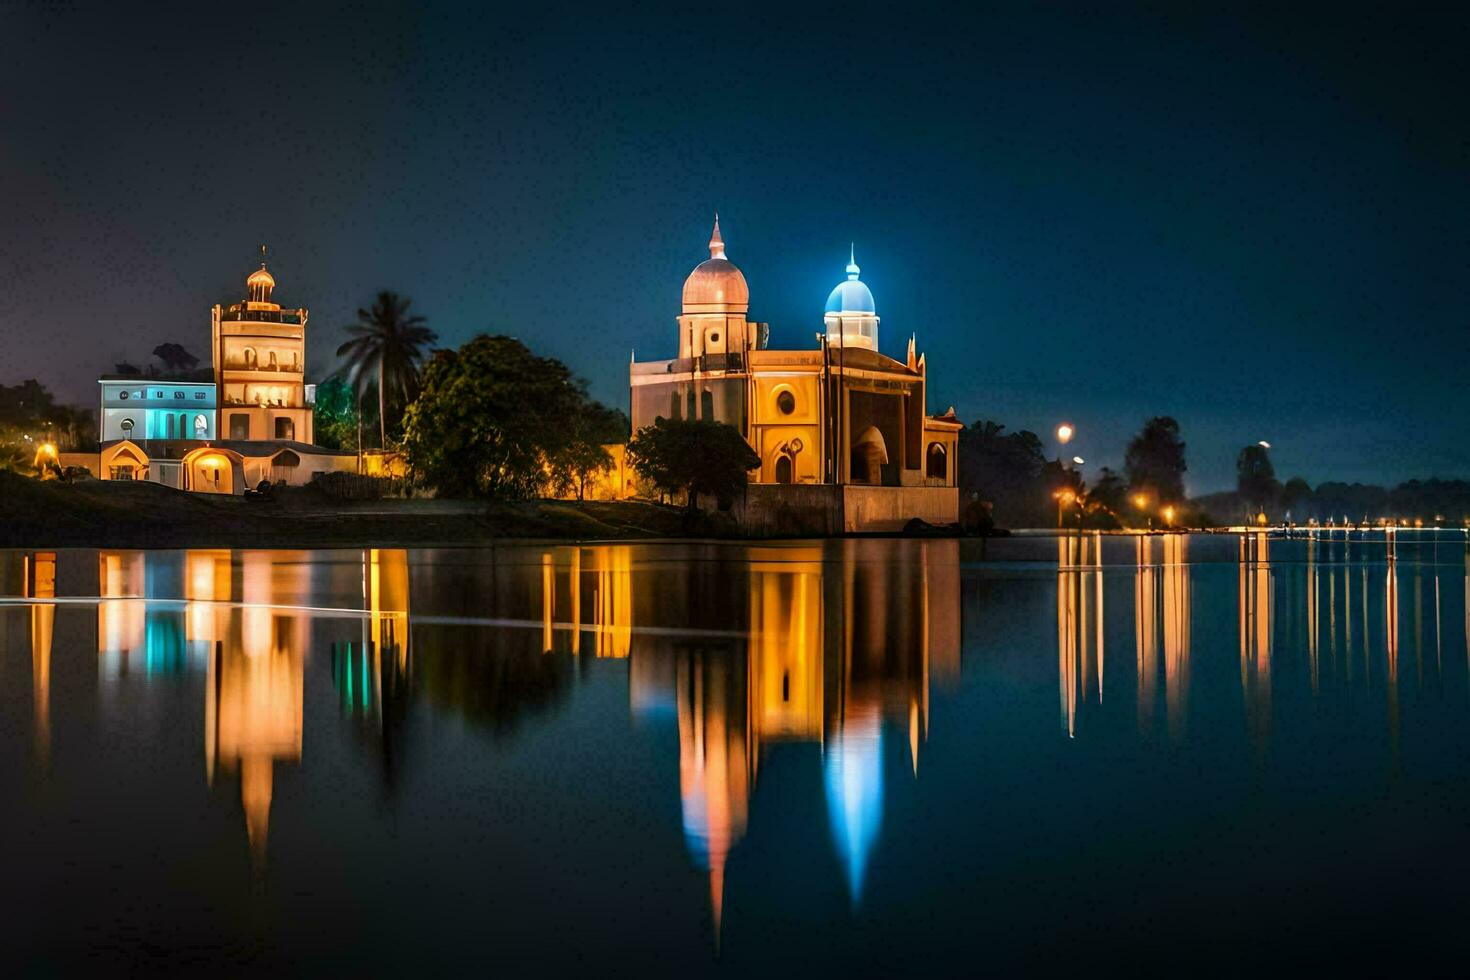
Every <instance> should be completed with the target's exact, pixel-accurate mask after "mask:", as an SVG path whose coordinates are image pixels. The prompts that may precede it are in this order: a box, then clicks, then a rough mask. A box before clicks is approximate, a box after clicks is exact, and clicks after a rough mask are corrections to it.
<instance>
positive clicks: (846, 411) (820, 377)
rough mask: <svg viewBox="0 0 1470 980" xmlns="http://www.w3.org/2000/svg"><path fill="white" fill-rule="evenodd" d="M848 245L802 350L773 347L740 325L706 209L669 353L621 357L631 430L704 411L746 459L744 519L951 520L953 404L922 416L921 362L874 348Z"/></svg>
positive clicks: (834, 527)
mask: <svg viewBox="0 0 1470 980" xmlns="http://www.w3.org/2000/svg"><path fill="white" fill-rule="evenodd" d="M860 272H861V270H860V269H859V268H858V265H857V261H856V256H855V255H852V254H850V255H849V261H848V265H847V277H846V278H845V279H844V280H842V281H841V282H839V283H838V284H837V286H836V287H835V288H834V289H833V290H832V292H831V294H830V295H829V296H828V297H827V304H826V309H825V311H824V313H823V327H824V329H823V331H822V333H820V334H819V335H818V337H817V348H816V349H815V350H773V349H771V348H770V347H769V345H768V339H769V326H768V324H765V323H761V322H758V321H754V320H751V319H750V318H749V310H750V289H749V286H748V285H747V284H746V281H745V276H744V275H743V274H742V273H741V271H740V269H739V268H737V267H736V266H735V264H734V263H733V262H731V261H730V260H729V258H728V256H727V255H726V254H725V243H724V241H723V239H722V238H721V235H720V223H719V218H718V217H717V218H716V219H715V226H714V233H713V234H712V235H711V237H710V242H709V258H708V259H707V260H705V261H703V262H701V263H700V264H699V265H697V266H695V268H694V271H693V272H691V273H690V274H689V278H688V279H686V280H685V282H684V295H683V310H682V312H681V314H680V316H679V319H678V324H679V356H678V357H676V358H674V359H672V360H664V361H644V362H639V361H637V360H634V362H633V363H632V366H631V368H630V382H631V388H632V421H633V427H634V429H635V430H636V429H638V428H641V427H642V426H646V425H652V424H653V422H654V420H655V419H657V418H659V417H663V418H673V419H680V418H685V419H714V420H717V421H720V422H724V423H727V424H729V425H732V426H734V427H735V428H736V429H738V430H739V431H740V433H741V434H742V435H743V436H744V437H745V439H746V441H747V442H748V443H750V445H751V447H752V448H753V449H754V450H755V452H756V454H757V455H758V456H759V457H760V460H761V465H760V468H759V469H758V470H755V471H753V472H752V474H751V478H750V479H751V487H750V488H749V492H748V493H747V494H746V496H745V500H744V501H742V502H741V503H740V505H739V506H740V507H741V509H742V513H741V515H740V516H741V518H742V520H743V521H744V522H745V523H747V524H748V525H755V526H760V525H763V524H771V525H773V526H774V524H775V521H776V518H777V516H778V515H780V516H781V517H782V519H785V520H790V519H792V517H793V515H795V519H796V520H797V521H798V522H799V523H801V524H803V525H805V526H806V527H808V528H810V529H811V530H814V531H822V532H826V533H836V532H841V531H868V530H897V529H899V528H902V527H903V525H904V524H906V523H907V522H908V521H909V520H911V519H913V518H921V519H923V520H925V521H928V522H930V523H934V524H949V523H954V522H955V521H957V520H958V519H959V491H958V489H957V484H956V480H955V449H956V444H957V442H958V438H959V432H960V429H961V428H962V426H961V424H960V422H959V421H958V420H957V419H956V418H955V417H954V413H953V410H951V411H949V412H946V413H945V414H944V415H940V416H933V415H929V414H928V412H927V406H926V395H927V391H926V375H927V370H926V365H925V360H924V357H923V355H921V354H918V353H917V351H916V344H915V341H914V340H913V339H912V338H911V339H910V340H909V341H908V345H907V352H906V355H905V359H904V360H902V361H899V360H895V359H894V358H891V357H888V356H887V355H885V354H883V353H881V352H880V351H879V344H878V324H879V317H878V312H877V305H876V304H875V303H874V300H873V294H872V292H871V291H870V290H869V289H868V287H867V285H866V284H865V283H864V282H863V281H862V279H861V278H860Z"/></svg>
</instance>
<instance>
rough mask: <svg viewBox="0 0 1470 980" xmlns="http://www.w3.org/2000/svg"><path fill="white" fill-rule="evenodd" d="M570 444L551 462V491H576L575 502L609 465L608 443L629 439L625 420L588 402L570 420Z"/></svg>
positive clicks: (620, 415)
mask: <svg viewBox="0 0 1470 980" xmlns="http://www.w3.org/2000/svg"><path fill="white" fill-rule="evenodd" d="M570 424H571V441H570V442H569V444H568V445H567V447H566V449H565V450H564V451H563V452H562V453H561V454H560V455H558V456H557V457H556V458H554V459H552V460H551V461H550V469H551V479H550V481H549V482H550V483H551V489H552V491H553V492H554V493H558V494H560V493H566V492H568V491H571V490H575V491H576V494H577V499H578V500H582V499H584V498H585V496H586V492H587V481H588V480H589V479H591V478H592V477H594V476H596V475H597V474H598V473H600V472H602V471H603V470H606V469H607V468H608V467H609V466H611V465H612V456H611V455H609V454H608V451H607V449H606V448H605V447H606V446H607V445H608V444H609V443H620V442H625V441H626V440H627V438H628V416H626V415H624V414H623V413H622V412H621V411H620V410H619V409H616V408H609V407H608V406H606V405H604V404H602V403H601V402H598V401H594V400H593V399H591V398H585V397H584V398H583V403H582V405H581V407H580V409H579V410H578V411H577V413H576V414H575V415H574V416H573V417H572V419H571V420H570Z"/></svg>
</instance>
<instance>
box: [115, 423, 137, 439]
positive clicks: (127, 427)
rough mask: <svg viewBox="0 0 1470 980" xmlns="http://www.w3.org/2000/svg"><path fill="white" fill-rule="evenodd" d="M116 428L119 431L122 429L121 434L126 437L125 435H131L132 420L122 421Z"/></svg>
mask: <svg viewBox="0 0 1470 980" xmlns="http://www.w3.org/2000/svg"><path fill="white" fill-rule="evenodd" d="M117 427H118V428H119V429H122V430H123V434H124V435H125V436H126V435H127V434H129V433H131V432H132V431H133V420H132V419H123V420H122V421H121V422H119V423H118V424H117Z"/></svg>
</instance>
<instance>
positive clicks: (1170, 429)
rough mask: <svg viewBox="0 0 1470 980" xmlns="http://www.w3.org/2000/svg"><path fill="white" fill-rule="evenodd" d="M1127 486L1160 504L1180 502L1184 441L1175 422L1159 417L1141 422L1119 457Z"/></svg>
mask: <svg viewBox="0 0 1470 980" xmlns="http://www.w3.org/2000/svg"><path fill="white" fill-rule="evenodd" d="M1123 469H1124V471H1125V472H1126V473H1127V474H1128V485H1129V487H1131V488H1132V489H1133V490H1135V491H1138V492H1142V493H1146V494H1148V495H1149V496H1150V497H1151V498H1153V499H1154V500H1156V501H1159V502H1161V503H1180V502H1183V500H1184V472H1185V470H1186V469H1187V467H1186V466H1185V464H1184V441H1183V440H1182V439H1180V438H1179V423H1178V422H1176V421H1174V420H1173V419H1172V418H1170V417H1168V416H1167V415H1160V416H1156V417H1154V418H1151V419H1149V420H1148V421H1147V422H1145V423H1144V425H1143V429H1142V431H1140V432H1139V433H1138V435H1136V436H1134V437H1133V440H1132V441H1131V442H1129V443H1128V453H1127V455H1126V456H1124V458H1123Z"/></svg>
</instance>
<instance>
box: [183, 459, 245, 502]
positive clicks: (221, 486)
mask: <svg viewBox="0 0 1470 980" xmlns="http://www.w3.org/2000/svg"><path fill="white" fill-rule="evenodd" d="M184 471H185V474H186V477H185V481H186V482H185V484H184V485H185V487H186V488H187V489H189V490H193V491H195V492H196V493H235V492H237V490H238V489H239V488H238V487H237V486H236V484H237V482H238V481H239V479H240V469H239V463H238V457H235V456H233V454H230V453H226V452H224V451H223V450H219V449H198V450H195V451H194V452H192V453H190V454H189V455H187V456H185V457H184Z"/></svg>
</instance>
